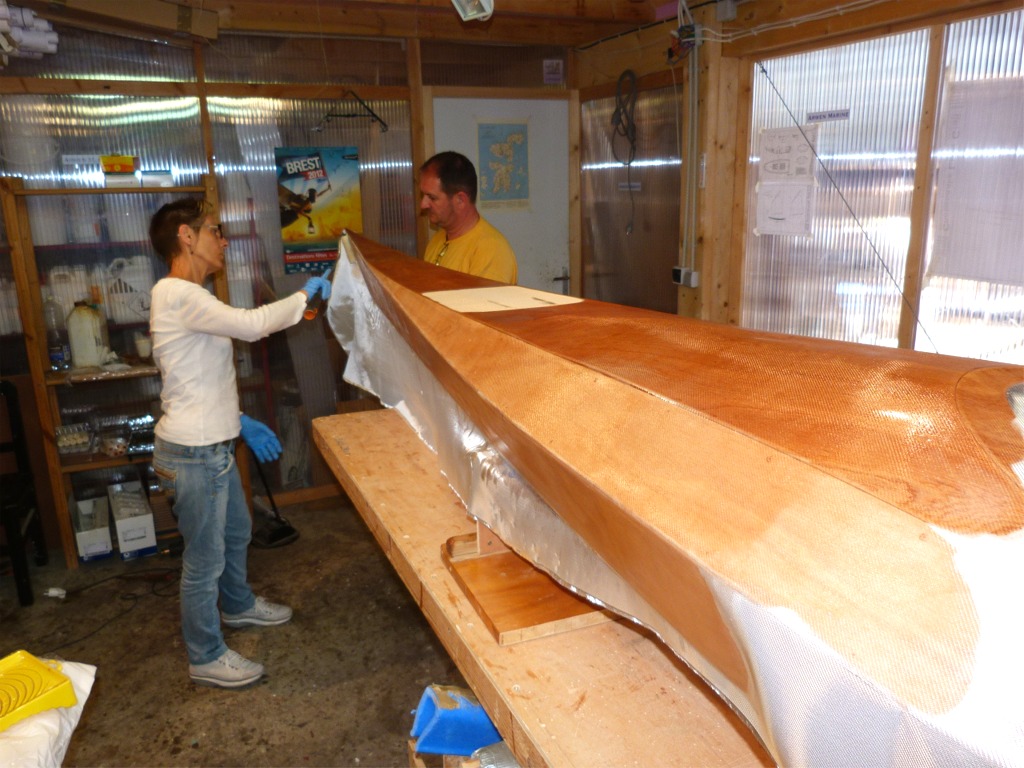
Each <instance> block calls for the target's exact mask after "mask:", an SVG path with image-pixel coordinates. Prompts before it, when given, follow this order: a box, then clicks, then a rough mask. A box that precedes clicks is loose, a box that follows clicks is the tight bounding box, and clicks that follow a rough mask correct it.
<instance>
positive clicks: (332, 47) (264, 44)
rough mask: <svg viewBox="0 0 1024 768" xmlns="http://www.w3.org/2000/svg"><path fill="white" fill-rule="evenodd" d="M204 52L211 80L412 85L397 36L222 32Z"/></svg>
mask: <svg viewBox="0 0 1024 768" xmlns="http://www.w3.org/2000/svg"><path fill="white" fill-rule="evenodd" d="M204 56H205V61H206V73H205V74H206V79H207V80H208V81H209V82H231V83H236V82H237V83H349V84H352V85H407V84H408V73H407V70H406V65H405V49H404V47H403V45H402V42H401V41H398V40H388V41H385V40H355V39H338V38H320V37H311V36H306V35H294V36H289V37H255V36H252V35H245V36H242V35H222V36H221V37H220V38H219V39H218V40H216V41H215V42H214V43H212V44H211V45H209V46H208V47H206V48H205V49H204Z"/></svg>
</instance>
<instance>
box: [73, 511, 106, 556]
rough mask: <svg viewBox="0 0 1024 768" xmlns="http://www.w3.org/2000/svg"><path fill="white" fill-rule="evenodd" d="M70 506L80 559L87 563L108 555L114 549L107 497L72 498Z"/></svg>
mask: <svg viewBox="0 0 1024 768" xmlns="http://www.w3.org/2000/svg"><path fill="white" fill-rule="evenodd" d="M68 506H69V507H71V509H72V516H73V518H74V524H75V543H76V544H77V545H78V559H79V560H81V561H82V562H83V563H85V562H88V561H89V560H96V559H98V558H101V557H108V556H109V555H110V553H111V552H112V551H113V545H112V543H111V541H110V517H109V514H108V509H109V505H108V501H107V499H106V497H100V498H98V499H84V500H82V501H77V500H76V499H74V498H72V499H71V500H70V503H69V504H68Z"/></svg>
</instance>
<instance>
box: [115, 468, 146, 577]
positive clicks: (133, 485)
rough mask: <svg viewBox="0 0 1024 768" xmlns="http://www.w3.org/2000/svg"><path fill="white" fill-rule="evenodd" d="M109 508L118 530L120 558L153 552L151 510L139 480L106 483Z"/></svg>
mask: <svg viewBox="0 0 1024 768" xmlns="http://www.w3.org/2000/svg"><path fill="white" fill-rule="evenodd" d="M107 496H108V498H109V499H110V511H111V514H113V516H114V527H115V528H116V529H117V548H118V549H119V550H120V551H121V559H122V560H131V559H132V558H135V557H142V556H143V555H152V554H155V553H156V530H155V529H154V527H153V512H152V510H150V508H149V502H148V501H147V500H146V493H145V491H143V490H142V483H140V482H139V481H137V480H135V481H132V482H128V483H114V484H113V485H108V486H107Z"/></svg>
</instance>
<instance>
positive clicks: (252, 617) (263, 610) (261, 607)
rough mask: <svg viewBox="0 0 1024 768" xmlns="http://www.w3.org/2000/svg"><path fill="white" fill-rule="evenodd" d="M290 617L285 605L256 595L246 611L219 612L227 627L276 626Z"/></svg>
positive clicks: (288, 609) (289, 611) (289, 610)
mask: <svg viewBox="0 0 1024 768" xmlns="http://www.w3.org/2000/svg"><path fill="white" fill-rule="evenodd" d="M291 617H292V609H291V608H289V607H288V606H287V605H278V604H277V603H272V602H270V601H269V600H264V599H263V598H262V597H257V598H256V603H255V605H253V607H252V608H250V609H249V610H248V611H243V612H242V613H222V614H221V619H223V621H224V623H225V624H226V625H227V626H229V627H276V626H277V625H278V624H284V623H285V622H287V621H288V620H289V619H291Z"/></svg>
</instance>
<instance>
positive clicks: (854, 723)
mask: <svg viewBox="0 0 1024 768" xmlns="http://www.w3.org/2000/svg"><path fill="white" fill-rule="evenodd" d="M341 251H342V254H343V258H342V259H341V260H340V261H339V265H338V269H337V270H336V272H335V277H334V281H333V283H334V289H333V294H332V298H331V302H330V306H329V310H328V319H329V322H330V325H331V328H332V330H333V332H334V334H335V336H336V338H337V339H338V341H339V343H341V345H342V346H343V347H344V348H345V349H346V350H347V352H348V365H347V367H346V371H345V376H346V378H347V379H348V380H349V381H350V382H352V383H353V384H355V385H357V386H359V387H361V388H363V389H366V390H368V391H370V392H373V393H375V394H377V395H378V396H379V397H380V399H381V401H382V402H383V403H384V404H385V405H386V406H389V407H394V408H396V409H397V410H398V411H399V412H400V413H402V414H403V416H404V417H405V418H406V420H407V421H409V423H410V424H411V425H412V426H413V428H414V429H415V430H416V431H417V432H418V433H419V435H420V436H421V438H422V439H423V440H424V441H425V442H426V443H427V444H428V445H429V446H431V448H433V449H434V450H435V451H436V452H437V454H438V458H439V461H440V465H441V467H442V470H443V472H444V474H445V476H446V478H447V480H448V482H449V484H450V485H451V487H452V488H453V490H454V491H455V492H456V493H457V494H458V496H459V497H460V498H461V499H462V500H463V502H464V503H465V504H466V507H467V509H468V511H469V513H470V514H471V515H473V516H475V517H476V518H477V519H479V520H481V521H482V522H484V523H485V524H486V525H488V526H489V527H491V528H492V529H493V530H495V532H496V533H497V534H498V536H499V537H500V538H501V539H502V540H503V541H504V542H505V543H506V544H508V545H510V546H511V547H512V548H513V549H514V550H515V551H517V552H518V553H519V554H521V555H522V556H524V557H526V558H527V559H529V560H530V561H532V562H534V563H536V564H537V565H538V566H540V567H541V568H543V569H544V570H546V571H548V572H549V573H551V574H552V575H553V576H554V577H555V578H556V579H558V580H559V581H561V582H562V583H564V584H566V585H568V586H569V587H570V588H572V589H574V590H576V591H577V592H580V593H582V594H585V595H587V596H588V597H589V598H590V599H591V600H593V601H594V602H597V603H599V604H603V605H606V606H608V607H610V608H613V609H614V610H616V611H618V612H619V613H621V614H623V615H625V616H628V617H631V618H633V619H634V620H635V621H637V622H639V623H641V624H644V625H646V626H648V627H650V628H651V629H653V630H654V631H655V632H656V633H657V634H658V635H659V636H660V637H661V639H662V640H663V641H664V642H665V643H666V644H667V645H668V646H669V647H670V648H671V649H672V650H673V651H674V652H675V653H676V654H677V655H678V656H679V657H680V658H681V659H682V660H683V661H684V662H685V663H686V664H687V665H689V666H690V667H691V668H692V669H694V670H695V671H696V672H697V673H698V674H699V675H700V676H701V677H703V678H704V679H705V680H706V681H707V682H708V683H709V684H710V685H711V686H712V688H714V689H715V690H716V691H718V693H719V694H720V695H721V696H722V697H723V698H724V700H725V701H726V702H727V703H728V704H729V705H730V706H732V707H733V708H734V709H735V710H736V711H737V712H738V713H739V714H740V715H741V716H742V717H743V718H745V719H746V720H747V722H749V723H750V725H751V727H752V729H753V730H754V732H755V733H756V734H757V735H758V736H759V738H760V739H761V740H762V741H763V743H764V744H765V746H766V748H767V749H768V750H769V752H770V753H771V754H772V756H773V757H774V758H775V759H776V760H777V761H778V762H779V763H780V764H782V765H820V764H837V763H838V764H849V763H854V762H856V763H857V764H864V765H902V766H914V768H917V767H918V766H954V765H1020V764H1022V755H1024V730H1022V728H1021V718H1020V715H1019V707H1017V706H1016V698H1017V692H1019V691H1020V690H1022V688H1024V665H1022V664H1021V662H1020V661H1019V652H1018V649H1017V648H1015V647H1014V646H1015V644H1017V643H1018V640H1019V637H1020V636H1021V634H1022V632H1024V620H1022V619H1021V618H1020V617H1019V612H1016V611H1013V610H1008V609H1007V606H1006V605H1005V600H1004V599H1003V598H1002V597H1001V596H1003V595H1005V585H1008V584H1017V583H1020V582H1021V580H1022V579H1024V552H1022V549H1024V537H1022V536H1021V535H1020V534H1019V533H1017V534H1013V535H1009V536H1003V537H995V536H960V535H954V534H950V533H948V532H946V531H942V530H940V529H938V528H937V527H936V526H925V525H924V524H921V523H917V522H913V521H911V522H910V523H909V525H910V526H911V527H912V528H913V527H914V526H916V527H917V528H919V529H920V530H921V531H924V530H928V529H930V530H931V532H932V533H933V534H936V535H939V536H941V537H942V538H943V539H944V540H945V542H947V543H948V546H949V548H950V551H951V553H952V559H953V562H954V563H955V565H956V567H957V569H958V571H959V577H960V578H962V579H963V580H964V582H965V583H966V585H967V594H968V595H969V600H970V605H969V607H968V608H967V610H969V611H970V612H971V613H972V614H975V615H976V616H977V620H978V628H977V636H978V640H977V643H976V645H974V657H973V658H971V657H970V656H968V657H967V658H965V659H963V665H962V666H963V667H964V668H965V669H966V670H967V674H968V678H969V679H968V680H967V681H966V693H965V694H964V695H963V696H962V697H961V698H960V699H959V701H957V702H956V703H955V705H953V706H948V707H938V708H935V707H929V708H928V709H930V710H931V711H925V710H924V709H922V708H920V707H918V706H915V705H914V704H913V703H912V702H911V701H908V700H907V698H906V693H907V691H906V689H905V688H904V689H902V690H901V689H900V687H899V686H897V687H895V688H889V687H888V686H887V684H886V677H887V675H881V676H879V677H874V676H872V675H871V674H866V673H865V667H864V666H863V665H862V664H860V663H859V662H855V661H853V660H851V658H850V657H849V655H848V652H844V651H843V650H842V645H841V644H840V645H837V646H833V645H832V641H833V640H834V639H835V638H832V637H828V636H824V635H827V634H828V633H827V632H826V633H822V632H821V628H820V627H815V626H811V625H810V624H808V623H807V622H806V621H805V620H804V619H803V618H802V617H801V616H800V615H799V614H798V613H797V612H796V611H794V610H791V609H790V608H787V607H785V606H779V605H772V604H770V603H768V602H765V601H764V600H763V599H759V594H760V590H759V589H758V587H757V586H756V585H754V584H740V583H734V582H733V581H731V580H729V579H726V578H723V576H722V575H721V574H720V573H719V572H716V571H715V570H713V569H712V568H711V567H710V566H709V565H708V564H707V563H708V562H709V561H708V560H706V559H702V558H699V557H698V558H696V559H695V560H694V561H693V562H694V566H695V568H696V570H697V573H698V574H699V578H700V579H701V580H702V581H703V583H704V584H705V585H706V587H707V589H708V591H709V594H710V595H712V597H713V601H714V603H715V605H716V606H717V610H718V611H719V613H720V614H721V617H722V619H723V621H724V623H725V625H726V627H727V628H728V631H729V633H730V635H731V637H732V639H733V640H734V642H735V643H736V644H737V646H738V648H739V649H740V653H741V655H742V658H743V662H744V665H745V666H746V668H747V670H748V673H749V683H748V686H747V687H746V688H745V689H742V690H741V689H740V688H739V687H738V686H737V685H734V684H733V683H732V682H730V679H729V677H728V676H727V674H726V673H724V672H722V671H721V670H719V669H717V668H716V667H715V666H714V665H713V664H711V663H710V662H709V661H708V660H707V659H705V658H703V657H702V656H701V655H700V654H699V653H697V652H696V651H695V650H694V648H693V646H692V645H691V644H690V643H689V642H687V639H686V638H685V637H684V636H683V635H682V634H681V633H680V632H679V631H677V630H676V628H674V627H673V626H672V625H671V624H670V623H669V621H668V620H667V619H666V618H665V617H663V616H661V615H659V613H658V612H657V611H655V610H654V609H653V608H652V607H651V605H649V604H648V603H647V602H646V601H645V600H643V599H642V598H641V597H640V596H639V595H638V593H637V591H636V590H634V588H633V587H632V586H631V584H629V583H628V582H627V581H626V580H625V579H623V578H621V577H620V576H619V574H618V573H616V572H615V570H614V569H612V568H610V567H609V566H608V564H607V563H606V562H605V561H603V560H602V559H601V558H600V557H598V556H597V555H596V554H595V552H594V551H593V549H592V548H591V547H590V546H589V545H588V543H587V542H586V541H584V540H583V539H582V538H581V537H580V536H579V535H577V533H576V532H575V531H574V530H572V529H571V528H570V527H569V526H568V525H567V524H566V523H565V522H564V521H563V519H562V518H561V517H560V516H559V515H558V513H557V512H556V511H555V510H553V509H552V508H551V507H549V506H548V505H547V504H546V503H545V502H544V501H543V500H542V499H541V498H540V497H539V496H538V495H537V494H536V493H535V492H534V491H533V489H531V488H530V487H529V486H528V485H527V484H526V483H525V482H524V481H523V479H522V478H521V477H520V475H519V473H518V472H517V471H516V469H515V468H514V467H513V466H511V465H510V464H509V463H508V462H507V461H506V459H505V458H504V457H503V456H502V455H501V453H500V451H499V450H498V449H500V448H501V446H494V445H489V444H488V443H487V441H486V440H485V438H484V437H483V436H482V434H481V432H480V431H479V430H478V429H477V428H476V427H475V426H474V425H473V424H472V423H471V422H470V421H469V419H468V418H467V417H466V415H465V413H464V412H463V411H462V410H461V409H460V408H459V407H458V406H457V404H456V403H455V402H454V400H453V399H452V397H451V396H450V395H449V394H448V393H447V392H446V391H445V390H444V388H443V386H442V385H441V384H440V383H439V382H438V381H437V380H436V379H435V378H434V376H433V375H432V374H431V373H430V371H429V370H428V369H427V368H426V366H425V365H424V364H423V363H422V362H420V360H419V359H418V358H417V357H416V355H415V354H414V353H413V351H412V350H411V348H410V347H409V345H408V344H407V343H406V342H405V340H404V339H403V338H402V335H401V333H400V332H399V330H398V329H396V328H395V327H394V326H393V325H392V324H391V323H390V322H389V320H388V319H387V317H386V316H385V313H384V312H383V311H382V309H381V308H380V307H378V306H377V305H376V304H375V303H374V302H373V300H372V298H371V295H370V293H369V291H368V289H367V285H366V282H365V280H366V278H365V276H364V274H363V272H362V271H361V270H362V269H365V268H366V267H365V265H361V264H360V262H359V261H358V258H357V256H358V255H357V253H356V249H355V248H353V247H351V243H350V242H348V239H347V238H343V239H342V248H341ZM349 257H351V259H350V258H349ZM820 512H821V517H822V521H821V522H822V525H823V526H825V529H826V530H827V529H828V525H834V524H835V523H836V522H837V520H838V518H843V519H848V518H845V517H843V515H844V514H845V513H842V512H841V511H839V510H833V509H831V508H829V507H827V506H826V507H822V509H821V510H820ZM832 518H836V520H833V519H832ZM922 535H924V534H923V533H922ZM762 546H765V547H769V546H771V542H769V541H764V542H762ZM778 556H779V557H785V553H784V552H783V551H779V554H778ZM888 556H896V557H898V555H896V554H895V553H894V552H892V551H890V549H889V545H887V544H882V545H879V550H878V551H877V552H867V553H864V558H861V557H860V556H858V557H857V558H855V559H856V560H857V561H858V562H859V561H860V560H862V559H863V567H865V568H866V569H868V571H869V570H870V565H869V564H870V563H871V562H875V563H877V564H879V565H880V566H881V565H882V562H883V561H882V560H881V559H880V558H885V557H888ZM890 565H892V564H890ZM890 565H886V566H884V567H880V568H879V569H877V570H876V571H875V572H876V573H889V572H890ZM865 573H867V571H865ZM762 576H763V578H764V579H766V580H769V581H770V580H771V579H773V578H775V577H774V576H773V575H772V574H771V573H764V574H762ZM665 577H666V579H668V578H669V575H668V574H666V575H665ZM894 620H897V621H898V620H899V619H898V617H894ZM831 631H834V630H831ZM877 652H878V653H879V654H880V655H881V656H886V655H887V654H886V649H885V648H878V649H877ZM874 661H877V660H874ZM869 666H870V665H869ZM880 668H881V667H878V666H875V667H874V669H880ZM949 674H953V672H951V671H950V670H945V669H935V670H934V675H935V676H937V678H936V679H941V678H944V677H945V676H947V675H949ZM920 684H921V685H922V686H924V687H926V688H927V687H931V685H932V683H929V682H928V681H927V680H922V681H920ZM910 698H911V699H914V698H915V696H910ZM920 700H921V701H926V700H927V696H926V695H925V696H923V698H921V699H920ZM680 718H681V727H685V726H684V722H685V720H684V718H685V713H680Z"/></svg>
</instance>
